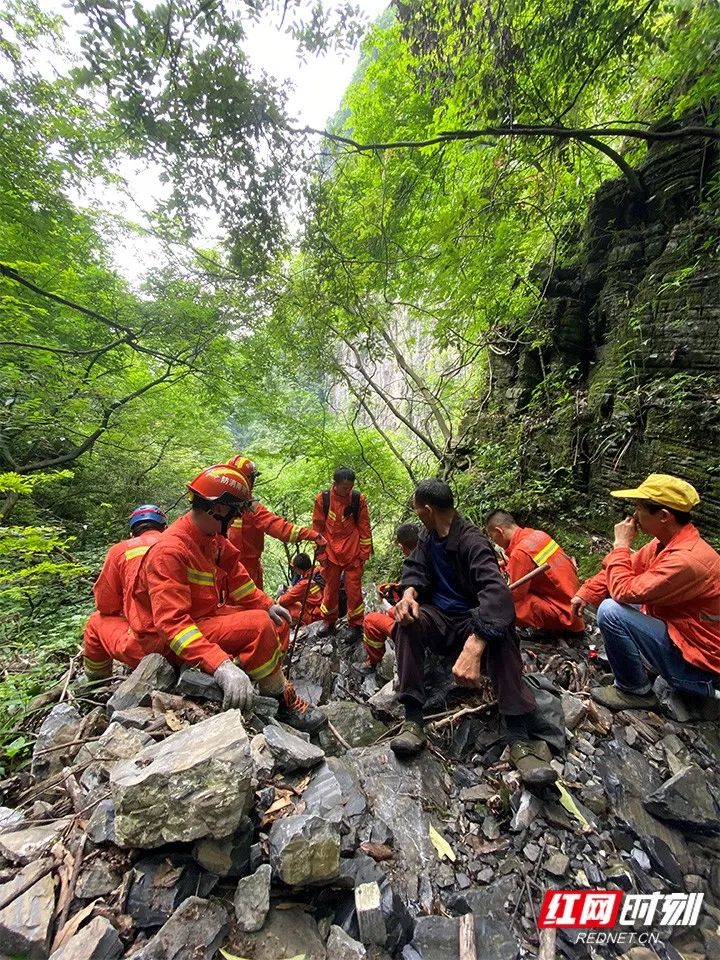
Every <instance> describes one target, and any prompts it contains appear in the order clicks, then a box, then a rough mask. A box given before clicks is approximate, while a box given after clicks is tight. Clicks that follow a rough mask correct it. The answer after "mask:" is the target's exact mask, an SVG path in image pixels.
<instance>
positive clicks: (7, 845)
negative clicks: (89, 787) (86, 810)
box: [0, 817, 70, 864]
mask: <svg viewBox="0 0 720 960" xmlns="http://www.w3.org/2000/svg"><path fill="white" fill-rule="evenodd" d="M69 824H70V818H69V817H66V818H65V819H63V820H56V821H55V823H42V824H39V825H38V826H36V827H23V828H22V829H20V830H10V831H5V832H4V833H0V854H2V856H3V857H6V858H7V859H8V860H10V861H11V862H12V863H17V864H26V863H31V862H32V861H34V860H37V858H38V857H42V856H43V854H45V853H47V852H48V851H49V850H50V847H52V845H53V844H54V843H55V842H56V840H58V839H59V838H60V835H61V834H62V832H63V831H64V830H65V828H66V827H67V826H69Z"/></svg>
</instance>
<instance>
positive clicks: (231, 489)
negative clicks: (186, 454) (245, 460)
mask: <svg viewBox="0 0 720 960" xmlns="http://www.w3.org/2000/svg"><path fill="white" fill-rule="evenodd" d="M188 490H190V491H191V493H196V494H197V495H198V496H199V497H202V498H203V500H209V501H210V502H211V503H226V504H229V505H231V506H238V505H240V504H250V503H252V493H251V492H250V485H249V484H248V482H247V480H246V478H245V477H244V476H243V474H242V473H240V471H239V470H235V469H233V467H230V466H228V464H226V463H218V464H216V465H215V466H214V467H208V468H207V469H206V470H203V471H202V473H199V474H198V475H197V476H196V477H195V479H194V480H191V481H190V483H189V484H188Z"/></svg>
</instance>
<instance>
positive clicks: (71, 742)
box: [35, 737, 100, 757]
mask: <svg viewBox="0 0 720 960" xmlns="http://www.w3.org/2000/svg"><path fill="white" fill-rule="evenodd" d="M99 739H100V737H83V739H82V740H68V742H67V743H59V744H57V746H54V747H48V748H47V749H46V750H37V751H36V752H35V756H36V757H44V756H45V754H46V753H55V751H56V750H65V749H66V748H67V747H77V746H78V744H80V745H82V744H84V743H93V741H95V740H99Z"/></svg>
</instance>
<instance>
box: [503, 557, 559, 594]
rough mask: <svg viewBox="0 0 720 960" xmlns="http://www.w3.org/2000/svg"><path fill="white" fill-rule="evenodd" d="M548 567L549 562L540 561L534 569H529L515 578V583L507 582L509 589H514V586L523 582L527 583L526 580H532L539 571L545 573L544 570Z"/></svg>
mask: <svg viewBox="0 0 720 960" xmlns="http://www.w3.org/2000/svg"><path fill="white" fill-rule="evenodd" d="M549 569H550V564H549V563H542V564H540V566H539V567H536V568H535V569H534V570H531V571H530V573H526V574H525V576H524V577H520V579H519V580H516V581H515V583H511V584H509V587H510V589H511V590H514V589H515V587H519V586H521V585H522V584H523V583H527V582H528V580H532V579H533V577H537V575H538V574H540V573H545V571H546V570H549Z"/></svg>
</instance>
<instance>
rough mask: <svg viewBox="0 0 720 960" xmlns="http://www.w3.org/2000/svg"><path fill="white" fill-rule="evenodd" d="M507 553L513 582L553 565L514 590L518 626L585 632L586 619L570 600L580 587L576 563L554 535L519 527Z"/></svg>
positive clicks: (510, 578)
mask: <svg viewBox="0 0 720 960" xmlns="http://www.w3.org/2000/svg"><path fill="white" fill-rule="evenodd" d="M505 552H506V554H507V556H508V563H507V574H508V578H509V581H510V583H514V582H515V581H516V580H519V579H520V578H521V577H524V576H525V575H526V574H528V573H531V572H532V571H533V570H536V569H537V568H538V567H541V566H542V565H543V564H544V563H547V564H549V565H550V567H549V569H548V570H546V571H545V572H544V573H539V574H538V575H537V576H536V577H533V578H532V580H528V582H527V583H524V584H522V585H521V586H519V587H516V588H515V589H514V590H513V591H512V598H513V601H514V603H515V622H516V624H517V626H518V627H530V628H532V629H533V630H547V631H561V632H570V633H582V632H583V630H584V629H585V625H584V623H583V620H582V617H576V616H575V615H574V614H573V613H572V611H571V610H570V600H571V598H572V597H574V596H575V594H576V593H577V591H578V587H579V584H580V581H579V580H578V575H577V571H576V569H575V564H574V563H573V562H572V560H571V559H570V557H568V555H567V554H566V553H565V551H564V550H563V549H562V547H561V546H560V545H559V544H557V543H556V542H555V541H554V540H553V538H552V537H551V536H550V534H548V533H545V532H544V531H543V530H532V529H530V528H529V527H519V528H518V529H517V530H516V531H515V533H514V534H513V536H512V538H511V540H510V543H509V544H508V546H507V547H506V548H505Z"/></svg>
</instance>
